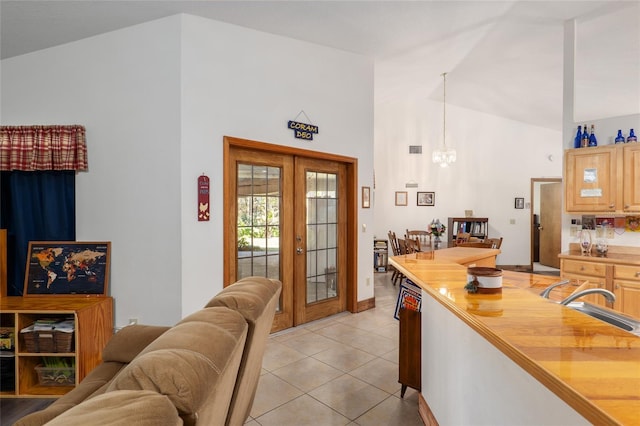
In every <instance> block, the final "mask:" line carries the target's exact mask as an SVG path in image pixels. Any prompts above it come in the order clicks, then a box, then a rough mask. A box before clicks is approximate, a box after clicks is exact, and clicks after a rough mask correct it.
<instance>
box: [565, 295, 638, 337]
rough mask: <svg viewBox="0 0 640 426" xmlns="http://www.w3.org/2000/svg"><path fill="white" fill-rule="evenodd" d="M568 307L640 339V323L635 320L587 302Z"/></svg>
mask: <svg viewBox="0 0 640 426" xmlns="http://www.w3.org/2000/svg"><path fill="white" fill-rule="evenodd" d="M566 306H567V307H569V308H571V309H573V310H576V311H578V312H582V313H583V314H587V315H589V316H590V317H593V318H596V319H599V320H600V321H604V322H606V323H607V324H611V325H613V326H615V327H618V328H620V329H622V330H625V331H628V332H629V333H632V334H635V335H636V336H638V337H640V321H639V320H636V319H635V318H632V317H630V316H627V315H625V314H622V313H619V312H616V311H612V310H611V309H607V308H603V307H600V306H597V305H592V304H591V303H587V302H570V303H569V304H567V305H566Z"/></svg>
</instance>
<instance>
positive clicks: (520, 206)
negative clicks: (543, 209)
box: [515, 198, 524, 209]
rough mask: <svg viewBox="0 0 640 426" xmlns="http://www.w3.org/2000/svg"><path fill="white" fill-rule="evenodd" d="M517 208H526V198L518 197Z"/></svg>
mask: <svg viewBox="0 0 640 426" xmlns="http://www.w3.org/2000/svg"><path fill="white" fill-rule="evenodd" d="M515 207H516V209H524V198H516V205H515Z"/></svg>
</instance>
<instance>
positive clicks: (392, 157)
mask: <svg viewBox="0 0 640 426" xmlns="http://www.w3.org/2000/svg"><path fill="white" fill-rule="evenodd" d="M561 137H562V134H561V132H558V131H553V130H550V129H546V128H541V127H535V126H530V125H527V124H524V123H521V122H516V121H513V120H508V119H504V118H501V117H497V116H493V115H489V114H483V113H479V112H476V111H471V110H468V109H464V108H460V107H457V106H452V105H447V146H448V147H451V148H455V149H456V150H457V161H456V163H455V164H453V165H452V166H451V167H447V168H441V167H439V166H436V165H434V164H433V163H432V161H431V153H432V152H433V150H434V149H435V148H436V147H437V146H439V145H440V144H441V143H442V142H441V141H442V102H434V101H430V100H426V99H423V100H413V101H411V100H408V101H406V102H403V103H399V102H398V103H384V104H379V105H376V118H375V149H376V158H375V173H376V189H375V199H374V210H375V215H376V226H375V233H376V236H379V237H384V238H386V235H387V232H388V231H389V230H392V231H394V232H396V234H399V235H403V234H404V232H405V230H406V229H407V228H409V229H411V228H413V229H426V226H427V224H428V223H430V222H431V220H433V219H440V221H441V222H443V223H445V224H446V222H447V218H448V217H452V216H464V215H465V210H473V212H474V215H475V216H477V217H488V218H489V236H491V237H503V238H504V241H503V244H502V247H501V250H502V253H501V254H500V255H499V256H498V259H497V263H498V264H501V265H527V264H529V262H530V240H531V230H530V229H531V228H530V215H531V211H530V210H529V209H515V208H514V199H515V198H516V197H523V198H525V203H528V202H530V201H531V200H530V196H531V194H530V186H531V178H534V177H538V178H539V177H561V176H562V139H561ZM409 145H422V152H423V153H422V155H415V154H409ZM549 156H551V158H552V160H553V161H550V160H549ZM409 181H414V182H417V183H418V188H408V189H407V188H405V183H407V182H409ZM396 191H407V192H408V196H409V205H408V206H406V207H398V206H395V198H394V194H395V192H396ZM417 191H433V192H435V193H436V197H435V206H434V207H417V206H416V192H417ZM511 220H514V221H515V224H511Z"/></svg>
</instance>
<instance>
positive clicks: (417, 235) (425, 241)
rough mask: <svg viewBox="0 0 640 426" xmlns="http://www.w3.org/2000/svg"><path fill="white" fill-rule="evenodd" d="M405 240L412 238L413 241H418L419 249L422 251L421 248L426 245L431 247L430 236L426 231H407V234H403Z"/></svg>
mask: <svg viewBox="0 0 640 426" xmlns="http://www.w3.org/2000/svg"><path fill="white" fill-rule="evenodd" d="M404 236H405V238H412V239H414V240H418V242H419V243H420V249H422V247H427V246H428V245H431V234H430V233H429V232H427V231H422V230H413V231H409V230H408V229H407V233H406V234H404Z"/></svg>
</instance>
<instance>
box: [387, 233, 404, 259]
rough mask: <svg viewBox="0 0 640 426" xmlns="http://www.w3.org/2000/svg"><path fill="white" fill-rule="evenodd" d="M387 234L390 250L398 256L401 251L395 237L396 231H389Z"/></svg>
mask: <svg viewBox="0 0 640 426" xmlns="http://www.w3.org/2000/svg"><path fill="white" fill-rule="evenodd" d="M387 236H388V237H389V244H391V252H392V253H393V255H394V256H398V255H399V254H401V253H400V248H399V247H398V238H397V237H396V233H395V232H391V231H389V233H388V234H387Z"/></svg>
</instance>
